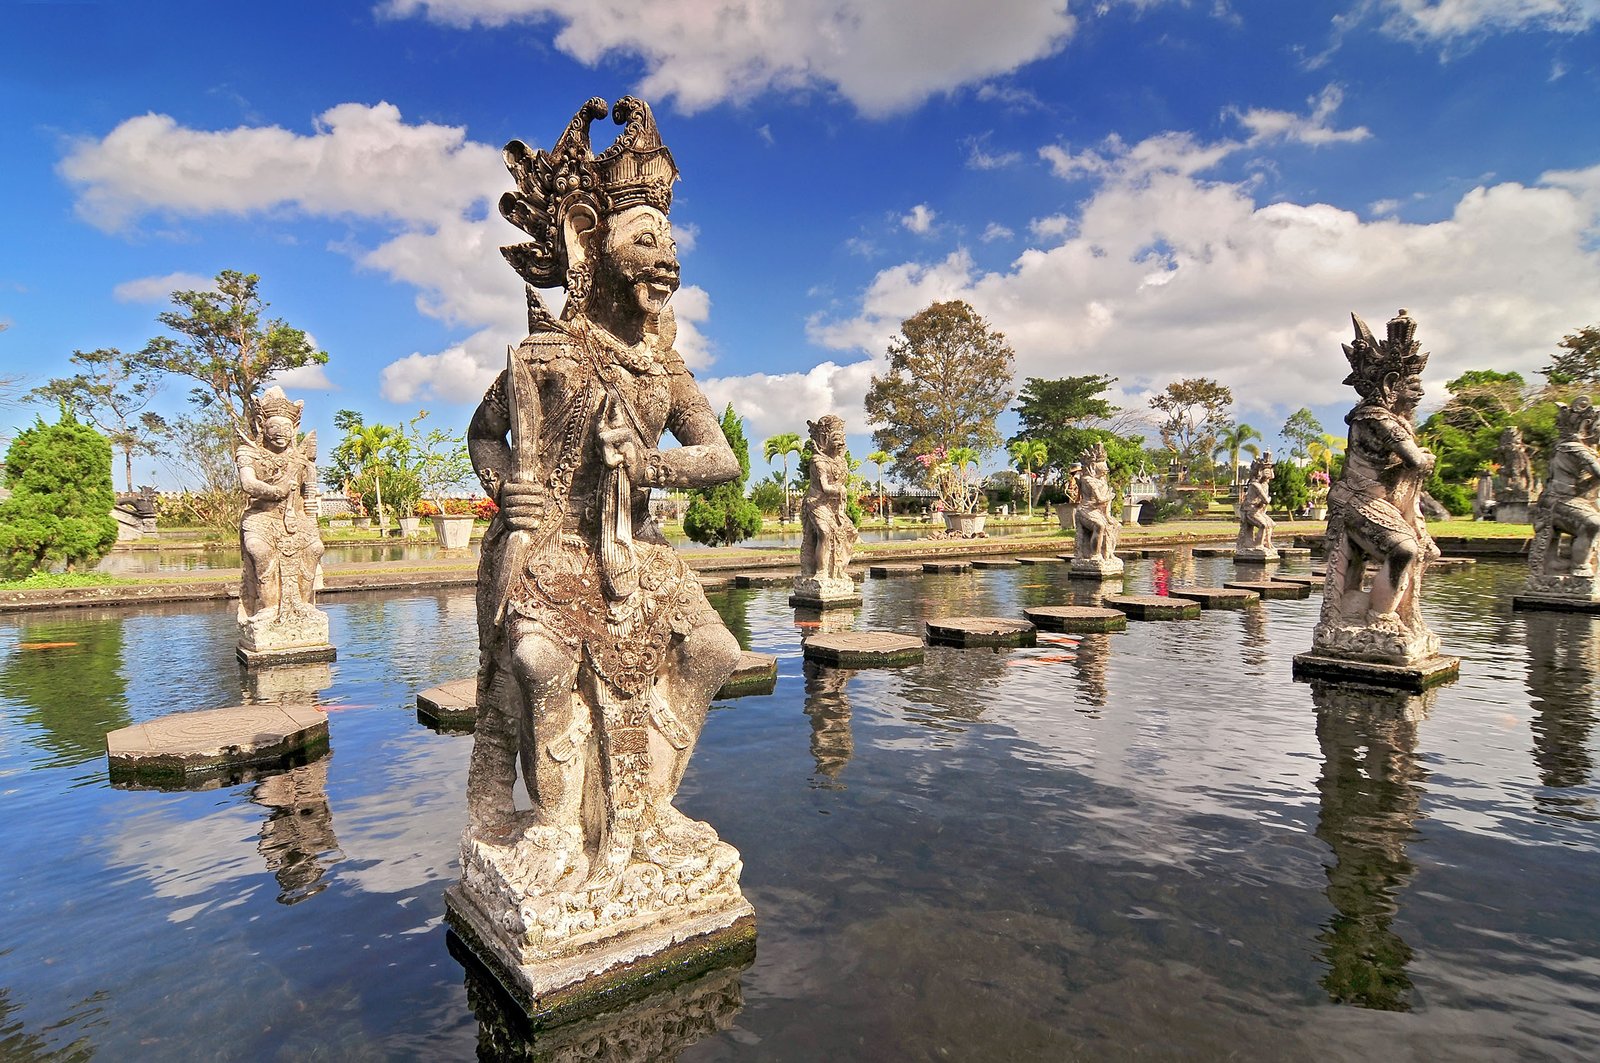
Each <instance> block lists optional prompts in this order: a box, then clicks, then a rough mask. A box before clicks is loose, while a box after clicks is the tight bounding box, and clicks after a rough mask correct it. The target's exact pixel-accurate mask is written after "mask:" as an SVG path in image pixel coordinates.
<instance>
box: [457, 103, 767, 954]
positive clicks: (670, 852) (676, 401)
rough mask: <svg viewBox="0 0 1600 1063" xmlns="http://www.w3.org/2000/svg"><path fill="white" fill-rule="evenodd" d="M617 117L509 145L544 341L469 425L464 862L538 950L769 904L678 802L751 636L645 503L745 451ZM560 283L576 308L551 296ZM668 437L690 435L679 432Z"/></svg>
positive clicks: (534, 337) (536, 338) (657, 200)
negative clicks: (725, 425) (595, 126)
mask: <svg viewBox="0 0 1600 1063" xmlns="http://www.w3.org/2000/svg"><path fill="white" fill-rule="evenodd" d="M606 112H607V107H606V104H605V101H603V100H600V99H598V98H596V99H591V100H589V101H588V102H587V103H586V104H585V105H584V106H583V108H582V109H581V110H580V111H579V112H578V114H577V116H575V117H574V118H573V119H572V121H571V122H570V123H569V124H568V126H567V128H566V130H565V132H564V133H563V134H562V136H561V137H560V139H559V140H558V141H557V142H556V144H555V146H554V147H553V148H552V149H551V150H550V151H548V152H545V151H533V150H531V149H530V148H528V147H527V145H525V144H523V143H521V142H520V141H512V142H511V143H510V144H509V145H507V147H506V150H505V160H506V166H507V168H508V169H509V171H510V172H511V175H512V177H513V178H514V179H515V182H516V188H515V190H514V191H511V192H507V193H506V194H505V195H504V196H502V197H501V200H500V211H501V213H502V214H503V215H504V216H505V217H506V219H507V220H509V221H510V222H512V223H513V224H514V225H516V226H517V227H518V228H520V229H522V230H523V231H524V232H525V233H527V234H528V235H529V237H531V239H530V241H529V242H527V243H522V244H518V245H515V246H512V247H506V248H502V253H503V254H504V256H505V258H506V260H507V261H508V262H509V263H510V264H511V266H512V267H513V268H514V269H516V270H517V272H518V273H519V274H521V275H522V277H523V279H524V280H525V281H527V283H528V289H527V292H528V310H529V313H528V317H529V335H528V337H527V338H526V339H524V340H523V341H522V343H521V344H520V345H519V346H518V347H517V348H516V349H515V350H512V351H510V352H509V354H508V364H507V367H506V370H505V372H504V373H502V374H501V375H500V377H499V378H498V379H497V380H496V381H495V382H494V384H493V385H492V386H491V387H490V388H489V391H488V393H487V394H486V395H485V396H484V399H483V402H482V403H481V404H480V405H479V407H478V409H477V411H476V413H475V414H474V416H473V419H472V422H471V426H470V428H469V430H468V447H469V450H470V453H471V455H472V460H473V464H474V466H475V467H476V469H477V470H478V474H479V477H480V479H481V480H482V482H483V486H484V490H485V491H487V492H488V493H489V494H490V496H491V497H493V498H495V499H496V501H497V502H498V503H499V505H500V512H499V514H498V515H497V516H496V517H495V519H494V520H493V522H491V525H490V528H489V530H488V533H487V534H486V536H485V538H484V543H483V553H482V560H481V564H480V569H479V580H478V624H479V635H480V647H481V655H480V671H479V677H478V685H479V690H478V705H479V710H478V718H477V726H476V736H475V740H474V746H473V752H472V758H471V761H470V766H469V770H468V779H467V812H468V826H467V829H466V832H465V833H464V835H463V838H462V879H463V886H464V888H465V893H466V894H467V895H468V896H469V897H470V898H471V899H472V902H473V903H474V904H475V905H476V906H477V908H478V909H479V914H480V915H481V916H483V917H484V918H485V919H486V921H487V922H488V923H491V924H492V925H493V926H494V928H495V933H496V934H498V935H500V936H501V941H502V944H503V945H504V946H506V947H508V948H509V949H510V950H511V951H512V953H513V955H514V958H515V959H516V960H517V961H518V962H523V963H543V962H545V961H548V960H550V959H553V958H558V957H562V956H571V955H574V954H577V953H580V952H582V951H583V950H585V949H586V948H589V947H591V946H593V945H594V944H595V943H596V942H600V941H603V940H605V939H607V938H608V937H612V938H619V937H623V936H626V935H627V934H628V933H629V932H630V931H634V930H640V929H646V928H650V927H653V926H659V925H661V924H664V923H672V922H674V921H679V922H681V921H683V920H692V919H694V918H702V919H709V920H711V921H713V922H716V921H717V920H721V921H722V922H721V925H726V924H727V923H729V922H731V921H732V919H733V918H734V917H737V915H740V914H748V913H749V912H750V907H749V905H748V903H747V902H745V901H744V899H743V897H742V895H741V894H740V893H739V886H738V880H739V871H740V861H739V854H738V852H737V851H736V850H734V849H733V847H732V846H729V845H727V844H726V843H724V842H722V841H720V840H719V839H718V838H717V835H716V832H715V831H714V830H712V828H711V827H710V826H708V825H707V824H705V823H701V822H697V821H695V820H692V819H689V818H688V817H686V816H684V815H683V814H682V813H680V812H678V811H677V809H675V808H674V807H673V806H672V798H673V795H674V794H675V793H676V792H677V789H678V784H679V782H680V780H681V779H682V778H683V773H684V769H685V767H686V766H687V764H688V761H689V756H690V754H691V753H692V752H693V751H694V746H695V741H696V739H697V738H698V737H699V735H700V730H701V727H702V725H703V724H704V723H705V718H706V712H707V709H708V708H709V705H710V701H711V697H712V695H713V694H714V693H715V691H716V690H717V689H718V688H719V687H720V686H721V685H722V684H723V682H724V681H725V680H726V679H727V677H728V676H729V674H730V673H731V672H732V671H733V668H734V666H735V664H736V662H737V660H738V657H739V646H738V643H737V642H736V641H735V640H734V638H733V636H732V635H731V634H730V633H729V632H728V629H727V628H726V627H725V626H724V625H723V623H722V621H721V619H720V618H719V617H718V616H717V613H716V612H715V611H714V610H713V609H712V608H711V606H710V604H709V603H708V602H707V601H706V598H705V595H704V593H703V592H702V591H701V589H700V584H699V581H698V580H697V579H696V578H695V575H694V573H693V572H691V571H690V570H689V569H688V568H687V567H686V566H685V565H684V563H683V561H682V560H681V559H680V558H679V557H678V555H677V554H676V552H675V551H674V550H673V549H672V548H671V546H669V545H668V543H667V541H666V539H665V538H663V537H662V535H661V532H660V531H659V529H658V528H657V527H656V525H655V523H654V521H653V520H652V519H651V516H650V512H649V506H648V501H649V495H650V489H651V488H654V487H705V486H709V485H712V484H716V483H721V482H724V481H727V480H731V479H733V478H735V477H737V476H738V475H739V464H738V461H737V459H736V458H735V456H734V454H733V452H732V450H731V449H730V447H729V446H728V443H727V441H726V440H725V439H724V438H723V435H722V430H721V427H720V424H719V422H718V419H717V417H716V415H715V414H714V413H713V412H712V410H711V407H710V405H709V404H708V403H707V401H706V399H705V397H704V395H702V394H701V392H700V390H699V388H698V387H697V386H696V384H695V382H694V379H693V377H692V376H691V375H690V373H689V371H688V369H687V368H686V367H685V366H684V363H683V359H682V358H681V357H680V356H679V354H678V352H677V351H676V350H674V348H673V341H674V337H675V334H676V328H675V325H674V322H673V315H672V310H671V309H670V307H669V306H668V300H669V299H670V298H671V297H672V295H673V293H674V292H675V291H676V290H677V288H678V283H679V280H678V259H677V249H676V245H675V244H674V243H673V239H672V227H671V224H670V223H669V222H668V220H667V212H668V210H669V209H670V207H671V203H672V184H673V182H674V181H675V180H676V179H677V177H678V170H677V167H676V165H675V164H674V163H673V160H672V156H671V154H670V153H669V152H668V150H667V148H666V147H665V146H664V145H663V144H662V142H661V139H660V135H659V133H658V131H657V129H656V124H655V120H654V118H653V116H652V114H651V111H650V108H649V107H648V106H647V105H646V104H644V103H643V102H642V101H640V100H637V99H635V98H633V97H625V98H623V99H622V100H619V101H618V102H617V105H616V107H615V109H614V110H613V112H612V113H613V117H614V119H615V121H616V122H617V123H618V124H619V125H623V126H624V129H623V130H622V132H621V134H620V135H619V136H618V138H617V140H616V142H615V143H614V144H613V145H612V146H611V147H610V148H608V149H607V150H605V151H604V152H602V153H600V154H599V155H596V154H594V153H593V152H592V151H591V148H590V141H589V127H590V124H591V123H592V122H593V121H594V120H595V119H597V118H601V117H603V116H604V115H605V114H606ZM555 286H564V287H565V288H566V293H567V299H566V304H565V307H564V309H563V311H562V313H561V316H560V318H559V319H557V318H555V317H553V316H552V315H551V314H550V313H549V312H548V311H547V310H546V309H545V307H544V305H543V303H542V301H541V300H540V299H539V297H538V295H537V293H536V292H535V291H534V289H535V288H550V287H555ZM663 432H670V433H671V434H672V435H673V436H674V437H676V439H677V440H678V442H679V443H680V444H682V445H681V446H679V447H676V448H673V449H670V450H662V449H659V444H660V441H661V437H662V434H663ZM519 762H520V764H521V767H522V770H523V776H524V779H525V780H526V787H527V790H528V796H529V798H530V800H531V802H532V808H531V810H528V811H521V812H519V811H517V810H516V808H515V805H514V797H513V788H514V786H515V783H516V776H517V766H518V763H519ZM730 912H731V913H733V915H732V916H730V915H729V914H728V913H730Z"/></svg>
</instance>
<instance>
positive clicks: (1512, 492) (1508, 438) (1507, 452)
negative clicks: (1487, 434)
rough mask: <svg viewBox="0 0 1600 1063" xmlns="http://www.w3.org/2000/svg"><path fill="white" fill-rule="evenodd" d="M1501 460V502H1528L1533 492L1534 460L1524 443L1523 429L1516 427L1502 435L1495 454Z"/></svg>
mask: <svg viewBox="0 0 1600 1063" xmlns="http://www.w3.org/2000/svg"><path fill="white" fill-rule="evenodd" d="M1495 456H1496V457H1498V458H1499V459H1500V493H1499V497H1498V500H1499V501H1501V502H1526V501H1527V500H1528V496H1529V494H1530V493H1531V492H1532V491H1533V458H1532V456H1531V455H1530V454H1529V453H1528V445H1527V444H1526V443H1524V442H1523V441H1522V429H1520V428H1517V427H1516V426H1515V425H1513V426H1511V427H1510V428H1507V429H1506V430H1505V431H1503V432H1501V433H1500V446H1499V448H1498V449H1497V450H1496V452H1495Z"/></svg>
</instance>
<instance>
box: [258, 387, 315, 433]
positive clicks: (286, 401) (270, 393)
mask: <svg viewBox="0 0 1600 1063" xmlns="http://www.w3.org/2000/svg"><path fill="white" fill-rule="evenodd" d="M305 408H306V404H305V403H304V402H297V401H295V400H293V399H291V398H289V396H287V395H285V394H284V393H283V389H282V388H281V387H278V386H277V385H276V384H274V385H273V386H272V387H270V388H268V389H267V390H266V391H265V392H264V393H263V394H262V396H261V397H260V398H259V399H257V400H256V416H257V417H259V418H261V422H262V423H263V424H265V423H266V422H267V421H268V420H270V419H271V418H273V417H287V418H288V419H289V420H291V421H293V422H294V426H295V427H296V428H299V427H300V412H301V411H302V410H304V409H305Z"/></svg>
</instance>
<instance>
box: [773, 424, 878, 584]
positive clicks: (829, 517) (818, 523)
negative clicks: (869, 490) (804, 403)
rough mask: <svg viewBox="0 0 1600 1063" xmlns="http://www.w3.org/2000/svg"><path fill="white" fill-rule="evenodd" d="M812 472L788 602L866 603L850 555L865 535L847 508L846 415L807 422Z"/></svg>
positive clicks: (803, 505) (802, 514)
mask: <svg viewBox="0 0 1600 1063" xmlns="http://www.w3.org/2000/svg"><path fill="white" fill-rule="evenodd" d="M806 427H807V428H808V429H809V430H810V432H811V471H810V474H809V476H808V477H807V480H808V483H807V486H806V497H805V500H804V501H803V502H801V503H800V528H801V533H800V575H799V576H797V577H795V581H794V593H793V595H791V596H790V598H789V604H790V605H792V606H795V607H796V608H802V609H831V608H837V607H841V606H852V605H860V604H861V594H860V592H859V591H857V590H856V584H855V580H854V579H852V578H851V576H850V558H851V555H852V554H853V553H854V550H855V545H856V542H857V541H858V540H859V539H860V538H861V536H860V534H859V533H857V531H856V526H855V522H854V521H852V520H851V519H850V514H849V512H848V511H847V509H846V495H847V491H848V488H849V485H850V464H849V459H848V458H847V457H846V456H845V441H844V436H845V432H844V419H843V418H841V417H838V416H836V415H834V414H831V413H830V414H826V415H824V416H822V417H819V418H817V419H816V420H815V421H807V422H806Z"/></svg>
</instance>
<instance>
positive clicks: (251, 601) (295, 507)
mask: <svg viewBox="0 0 1600 1063" xmlns="http://www.w3.org/2000/svg"><path fill="white" fill-rule="evenodd" d="M304 406H305V403H303V402H293V401H290V399H289V398H288V397H287V396H286V395H284V393H283V389H282V388H280V387H272V388H269V389H267V391H266V393H265V394H264V395H262V396H261V398H260V399H259V400H258V401H257V402H256V420H255V425H254V429H255V433H256V435H255V438H253V439H252V438H250V437H249V436H245V435H244V434H243V433H240V442H239V448H238V451H237V452H236V455H235V459H234V460H235V463H236V464H237V466H238V469H239V484H240V486H241V487H243V488H244V493H245V495H246V503H245V511H244V517H243V519H242V520H241V521H240V522H239V553H240V560H241V563H242V565H243V569H244V571H243V574H242V578H241V579H240V586H239V657H240V659H241V660H243V661H244V662H245V663H246V664H261V663H269V662H273V663H277V662H285V661H318V660H332V659H333V655H334V654H333V647H332V646H330V645H329V644H328V617H327V615H326V614H325V613H323V612H322V611H321V610H319V609H318V608H317V607H316V604H315V603H316V592H317V589H318V588H319V587H321V586H322V536H321V534H320V532H318V530H317V518H316V514H315V513H314V512H311V511H308V508H307V503H308V502H311V501H312V500H314V499H315V498H316V497H317V465H316V458H317V434H316V433H315V432H310V433H307V435H306V436H305V438H304V439H301V438H299V437H298V432H299V427H300V413H301V410H302V409H303V408H304Z"/></svg>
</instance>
